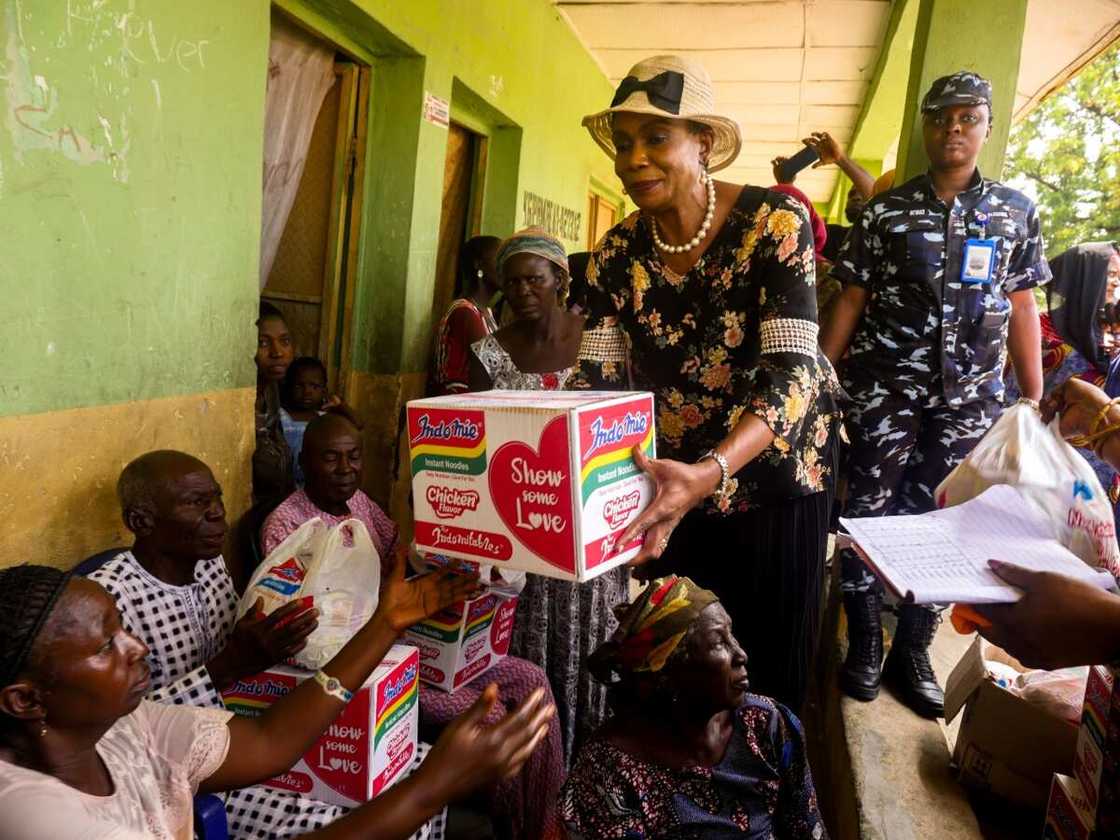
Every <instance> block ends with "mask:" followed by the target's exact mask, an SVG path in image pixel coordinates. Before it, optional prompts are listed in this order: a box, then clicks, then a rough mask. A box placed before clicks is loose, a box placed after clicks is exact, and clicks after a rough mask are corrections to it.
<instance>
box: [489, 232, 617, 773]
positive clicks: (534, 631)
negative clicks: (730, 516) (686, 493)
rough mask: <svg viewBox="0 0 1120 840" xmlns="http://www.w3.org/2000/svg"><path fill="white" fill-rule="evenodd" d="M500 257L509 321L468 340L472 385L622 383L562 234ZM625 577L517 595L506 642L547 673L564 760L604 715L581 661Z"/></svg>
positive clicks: (526, 240)
mask: <svg viewBox="0 0 1120 840" xmlns="http://www.w3.org/2000/svg"><path fill="white" fill-rule="evenodd" d="M497 262H498V275H499V277H500V278H501V280H502V287H503V291H504V293H505V296H506V299H507V300H508V301H509V304H510V307H511V308H512V310H513V314H514V320H513V321H511V322H510V323H509V324H507V325H506V326H504V327H502V328H501V329H499V330H498V331H497V332H495V333H494V334H493V335H489V336H486V337H485V338H483V339H481V340H480V341H477V342H475V344H474V345H472V348H473V350H474V358H473V359H472V361H471V364H472V368H471V390H476V391H479V390H486V389H489V388H501V389H517V390H529V391H555V390H559V389H564V388H568V389H584V388H597V389H603V388H608V389H609V388H619V387H624V386H625V384H626V376H627V372H626V370H627V369H626V349H625V345H624V344H623V343H622V336H621V334H620V333H619V332H618V330H617V329H616V328H613V327H610V328H605V329H598V330H594V331H587V332H585V331H584V319H583V317H582V316H581V315H579V314H577V313H575V312H570V311H568V309H567V308H566V302H567V296H568V285H569V276H568V257H567V254H566V252H565V250H564V246H563V245H562V244H561V243H560V241H559V240H558V239H556V238H555V237H553V236H550V235H549V234H548V233H546V232H545V231H543V230H542V229H540V228H528V229H526V230H522V231H519V232H518V233H515V234H514V235H513V236H511V237H510V238H509V239H507V240H506V241H505V242H503V243H502V244H501V245H500V246H499V248H498V257H497ZM581 361H587V362H588V368H589V369H593V370H594V372H595V374H596V376H595V378H594V379H591V378H589V377H588V376H587V375H586V374H585V373H584V371H583V369H582V367H581V365H580V364H579V363H580V362H581ZM628 578H629V574H628V572H627V569H626V568H625V567H622V568H618V569H614V570H612V571H610V572H607V573H606V574H603V575H600V576H599V577H597V578H595V579H594V580H592V581H589V582H587V583H583V584H576V583H569V582H567V581H562V580H556V579H554V578H547V577H542V576H539V575H528V576H527V582H526V584H525V588H524V590H523V591H522V593H521V600H520V602H519V603H518V605H517V619H516V623H515V624H514V630H513V640H512V643H511V645H512V646H511V649H510V650H511V652H512V653H513V654H514V655H515V656H519V657H521V658H523V659H528V660H529V661H530V662H533V663H535V664H537V665H539V666H540V667H542V668H544V670H545V672H546V673H547V674H548V679H549V683H550V684H551V686H552V693H553V696H554V697H555V700H556V713H557V717H558V718H559V720H560V732H561V735H562V737H563V740H564V757H565V764H570V763H571V758H572V755H573V754H574V752H575V749H576V747H577V746H578V744H579V742H580V741H581V740H582V739H583V738H584V737H585V736H586V735H588V734H589V733H590V732H592V731H593V730H594V729H595V728H596V727H597V726H598V725H599V724H600V723H601V722H602V720H603V718H604V716H605V715H606V708H607V703H606V692H605V690H604V688H603V686H601V685H599V684H598V683H596V682H595V681H594V680H592V679H591V677H590V676H589V675H588V673H587V669H586V668H585V667H584V663H585V661H586V659H587V657H588V656H590V655H591V652H592V651H593V650H595V648H596V647H597V646H598V645H599V644H600V643H601V642H602V641H604V640H605V639H606V638H607V636H608V635H609V634H610V632H611V630H612V629H613V627H614V616H613V613H612V610H613V608H614V607H615V606H616V605H617V604H620V603H622V602H624V601H625V600H626V598H627V589H626V587H627V580H628Z"/></svg>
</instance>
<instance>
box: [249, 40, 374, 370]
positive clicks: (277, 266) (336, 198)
mask: <svg viewBox="0 0 1120 840" xmlns="http://www.w3.org/2000/svg"><path fill="white" fill-rule="evenodd" d="M368 91H369V71H368V68H360V67H358V65H356V64H351V63H348V62H340V63H339V64H338V65H336V67H335V84H334V85H333V87H331V89H330V91H328V93H327V95H326V97H325V98H324V100H323V105H322V107H321V108H320V109H319V114H318V116H317V117H316V120H315V128H314V130H313V132H312V135H311V143H310V146H309V147H308V150H307V159H306V162H305V163H304V169H303V175H302V176H301V177H300V182H299V188H298V190H297V192H296V198H295V202H294V203H293V205H292V210H291V213H290V214H289V216H288V221H287V224H286V225H285V227H284V232H283V234H282V235H281V238H280V245H279V247H278V248H277V251H276V260H275V261H274V262H273V265H272V272H271V273H270V274H269V276H268V282H267V283H266V284H265V287H264V289H263V290H262V291H261V297H262V298H264V299H266V300H268V301H270V302H272V303H274V304H275V305H276V306H277V307H278V308H279V309H280V311H281V312H283V313H284V318H285V320H286V321H287V322H288V326H289V327H290V328H291V331H292V334H293V337H294V338H295V343H296V348H297V352H298V353H299V354H300V355H305V356H317V357H318V358H319V359H321V360H322V362H323V364H324V365H325V366H326V368H327V378H328V384H329V386H330V388H331V389H332V391H335V392H337V391H338V388H339V385H340V382H341V381H342V378H341V377H340V375H339V368H340V366H341V364H342V353H341V349H342V345H343V342H342V341H341V340H340V336H339V333H340V330H342V331H343V332H347V331H348V330H347V327H348V322H349V317H348V313H349V307H348V306H346V305H345V289H346V286H347V283H346V278H345V274H346V273H348V272H350V271H352V270H353V264H354V261H353V259H352V258H351V259H348V257H350V256H351V251H352V247H351V246H352V245H356V243H357V240H358V236H357V232H358V227H357V225H358V215H357V213H356V212H355V211H356V208H357V206H358V205H359V204H360V194H358V195H355V194H356V192H358V191H359V190H360V187H359V185H360V183H361V179H360V178H355V177H354V174H355V168H356V164H357V162H358V161H359V160H360V159H361V158H360V156H359V153H360V151H361V149H360V148H359V147H362V148H363V149H364V139H365V114H366V113H367V110H366V108H367V102H366V100H367V99H368ZM355 199H357V201H355Z"/></svg>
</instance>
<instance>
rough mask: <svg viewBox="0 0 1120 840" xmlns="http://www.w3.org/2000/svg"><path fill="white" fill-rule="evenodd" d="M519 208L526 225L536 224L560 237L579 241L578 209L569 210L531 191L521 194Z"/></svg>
mask: <svg viewBox="0 0 1120 840" xmlns="http://www.w3.org/2000/svg"><path fill="white" fill-rule="evenodd" d="M521 210H522V215H523V216H524V218H525V225H526V226H533V225H536V226H539V227H542V228H544V229H545V230H547V231H548V232H549V233H551V234H552V235H553V236H555V237H558V238H560V239H567V240H571V241H577V242H578V241H579V239H580V230H581V226H580V220H581V218H582V216H581V215H580V213H579V211H578V210H570V209H569V208H567V207H564V206H562V205H560V204H557V203H556V202H555V201H552V200H551V199H548V198H544V197H542V196H539V195H537V194H536V193H531V192H525V193H524V195H523V196H522V199H521Z"/></svg>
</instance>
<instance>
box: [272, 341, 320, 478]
mask: <svg viewBox="0 0 1120 840" xmlns="http://www.w3.org/2000/svg"><path fill="white" fill-rule="evenodd" d="M280 398H281V403H282V405H283V407H282V408H281V409H280V426H281V428H282V429H283V430H284V440H286V441H287V442H288V449H290V450H291V452H292V463H293V465H294V467H295V479H296V487H302V486H303V481H304V476H303V469H302V468H301V467H300V463H299V453H300V450H301V449H303V432H304V430H305V429H306V428H307V424H308V423H310V422H311V421H312V420H314V419H315V418H316V417H318V416H319V415H320V414H322V413H323V408H324V406H326V404H327V368H326V367H325V366H324V365H323V363H322V362H321V361H319V360H318V359H316V358H315V357H314V356H300V357H299V358H298V359H296V360H295V361H294V362H292V364H291V365H290V366H289V367H288V372H287V375H285V377H284V384H283V387H282V388H281V390H280Z"/></svg>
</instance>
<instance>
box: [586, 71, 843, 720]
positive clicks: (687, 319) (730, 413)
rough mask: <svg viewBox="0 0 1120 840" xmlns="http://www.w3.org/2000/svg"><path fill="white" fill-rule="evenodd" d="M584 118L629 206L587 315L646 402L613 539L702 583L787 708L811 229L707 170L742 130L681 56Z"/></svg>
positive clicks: (802, 604) (798, 592)
mask: <svg viewBox="0 0 1120 840" xmlns="http://www.w3.org/2000/svg"><path fill="white" fill-rule="evenodd" d="M583 124H584V125H585V126H586V127H587V129H588V131H589V132H590V133H591V136H592V138H593V139H594V140H595V142H596V143H598V144H599V145H600V146H601V147H602V148H603V150H604V151H606V153H607V154H608V155H610V157H611V158H613V159H614V170H615V174H616V175H617V176H618V178H619V180H620V181H621V182H622V186H623V189H624V190H625V191H626V193H627V195H629V196H630V198H631V199H632V200H633V202H634V203H635V204H636V205H637V206H638V210H637V212H635V213H633V214H631V215H630V216H629V217H628V218H626V219H625V220H623V221H622V222H621V223H620V224H618V225H616V226H615V227H613V228H612V229H611V230H610V231H609V232H608V233H607V234H606V235H605V236H604V237H603V239H602V240H601V242H600V243H599V245H598V247H597V248H596V250H595V253H594V255H593V257H592V260H591V265H590V266H589V267H588V269H587V286H588V292H587V316H588V320H587V326H588V327H589V328H598V327H600V326H601V325H602V323H603V322H604V320H606V319H615V320H616V322H617V323H618V325H619V326H620V327H621V329H622V331H623V332H624V333H625V337H626V339H627V344H628V345H629V348H630V365H631V368H632V370H633V378H634V384H635V386H636V387H638V388H640V389H642V390H648V391H652V392H653V393H654V395H655V397H656V399H657V452H658V455H659V456H661V457H659V458H658V459H656V460H652V459H650V458H648V457H646V456H645V455H644V454H643V453H640V452H636V453H635V456H634V457H635V461H636V463H637V464H638V465H639V466H640V467H641V468H642V469H643V470H645V471H646V472H647V473H648V474H649V475H650V476H652V478H653V479H654V481H655V482H656V483H657V495H656V496H655V498H654V500H653V503H652V504H651V505H650V506H649V507H648V508H647V509H646V510H645V511H644V512H643V513H642V515H641V516H639V517H638V518H637V519H636V520H635V521H634V522H633V523H632V524H631V525H630V527H629V528H628V529H627V531H626V532H625V533H623V534H621V535H620V536H619V542H618V545H626V544H627V541H629V540H631V539H634V538H635V537H637V536H639V535H644V544H643V547H642V549H641V551H640V552H639V554H638V556H637V557H636V558H635V560H634V562H635V563H636V564H641V563H644V562H646V561H649V560H651V559H653V558H658V562H657V563H656V564H655V565H654V566H653V567H651V570H650V571H649V572H646V573H647V574H658V573H661V571H662V570H672V571H675V572H679V573H681V574H688V575H689V576H691V577H692V578H693V579H694V580H696V581H697V582H699V583H701V584H702V585H704V586H708V587H710V588H711V589H712V590H713V591H714V592H716V593H717V594H718V595H719V596H720V598H721V599H722V601H723V604H724V606H725V607H726V609H727V612H728V613H729V614H730V615H731V617H732V619H734V621H735V627H736V631H737V632H738V633H739V639H740V642H741V643H742V645H743V646H744V648H746V649H747V652H748V653H749V654H750V656H751V662H752V670H753V672H754V674H755V682H756V685H757V686H758V687H759V688H760V690H762V691H763V692H764V693H766V694H768V695H770V696H773V697H777V698H778V699H779V700H781V701H783V702H785V703H788V704H789V705H790V706H792V707H793V708H795V709H796V708H799V707H800V705H801V703H802V701H803V700H804V697H805V690H806V685H807V683H808V675H809V665H810V662H811V661H812V658H813V654H814V651H815V647H816V639H817V633H818V628H819V624H820V621H819V618H820V605H821V593H822V582H823V577H824V560H825V548H826V545H827V539H828V529H829V523H830V512H831V508H832V496H833V483H834V481H835V472H836V447H835V446H834V444H833V440H834V436H835V434H836V432H837V430H838V427H839V422H840V412H839V410H838V408H837V405H836V396H837V395H838V393H839V384H838V382H837V380H836V374H835V372H834V371H833V369H832V365H831V364H830V363H829V361H828V359H827V358H825V356H824V355H823V353H822V352H821V351H820V347H819V346H818V342H817V333H818V327H817V298H816V269H815V262H814V248H813V232H812V230H811V228H810V225H809V223H808V221H807V219H806V216H805V212H804V210H803V209H802V208H801V206H800V205H799V204H798V203H797V201H796V200H795V199H793V198H791V197H789V196H787V195H782V194H781V193H777V192H774V191H772V190H767V189H762V188H759V187H753V186H746V187H743V186H737V185H735V184H730V183H726V182H723V181H716V180H715V179H714V178H713V177H712V176H711V174H710V173H712V172H716V171H717V170H719V169H722V168H724V167H726V166H729V165H730V164H731V163H732V161H734V159H735V157H736V155H737V154H738V153H739V148H740V146H741V142H742V141H741V137H740V133H739V127H738V125H737V124H736V123H735V121H734V120H731V119H729V118H728V117H725V116H722V115H720V114H718V113H716V109H715V106H714V101H713V92H712V83H711V79H710V78H709V77H708V74H707V72H706V71H705V70H704V68H703V67H702V66H701V65H699V64H698V63H697V62H695V61H694V60H690V59H687V58H682V57H679V56H671V55H668V56H666V55H662V56H655V57H653V58H649V59H646V60H644V61H641V62H639V63H638V64H637V65H635V66H634V67H633V68H632V69H631V70H630V72H629V73H628V74H627V76H626V77H625V78H624V79H623V80H622V82H621V83H620V84H619V86H618V90H617V91H616V93H615V96H614V99H613V100H612V102H611V103H610V107H608V108H606V109H605V110H603V111H600V112H599V113H596V114H592V115H590V116H588V117H585V118H584V121H583Z"/></svg>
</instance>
